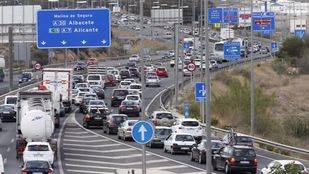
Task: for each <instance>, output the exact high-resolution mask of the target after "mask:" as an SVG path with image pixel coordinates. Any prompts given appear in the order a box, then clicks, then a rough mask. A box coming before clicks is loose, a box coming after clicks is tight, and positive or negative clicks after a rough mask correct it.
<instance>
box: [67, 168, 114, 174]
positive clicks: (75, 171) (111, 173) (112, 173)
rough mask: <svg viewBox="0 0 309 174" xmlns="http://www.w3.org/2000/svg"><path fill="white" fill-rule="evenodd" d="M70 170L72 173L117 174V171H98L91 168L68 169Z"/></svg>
mask: <svg viewBox="0 0 309 174" xmlns="http://www.w3.org/2000/svg"><path fill="white" fill-rule="evenodd" d="M67 171H68V172H72V173H93V174H115V172H96V171H89V170H72V169H68V170H67Z"/></svg>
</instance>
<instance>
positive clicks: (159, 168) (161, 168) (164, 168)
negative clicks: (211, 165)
mask: <svg viewBox="0 0 309 174" xmlns="http://www.w3.org/2000/svg"><path fill="white" fill-rule="evenodd" d="M187 167H188V166H185V165H174V166H163V167H149V168H148V169H156V170H168V169H179V168H187ZM204 173H205V172H204Z"/></svg>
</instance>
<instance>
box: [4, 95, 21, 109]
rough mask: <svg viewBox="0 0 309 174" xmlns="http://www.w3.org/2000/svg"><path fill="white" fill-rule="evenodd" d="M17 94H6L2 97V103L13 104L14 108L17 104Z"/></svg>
mask: <svg viewBox="0 0 309 174" xmlns="http://www.w3.org/2000/svg"><path fill="white" fill-rule="evenodd" d="M17 98H18V97H17V96H16V95H7V96H5V98H4V104H5V105H10V106H13V107H14V109H16V106H17Z"/></svg>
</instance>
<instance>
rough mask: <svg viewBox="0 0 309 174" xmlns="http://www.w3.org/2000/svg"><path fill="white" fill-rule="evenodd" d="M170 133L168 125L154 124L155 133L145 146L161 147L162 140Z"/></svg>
mask: <svg viewBox="0 0 309 174" xmlns="http://www.w3.org/2000/svg"><path fill="white" fill-rule="evenodd" d="M171 133H172V129H171V128H170V127H165V126H156V127H155V134H154V137H153V139H152V140H151V141H150V142H149V143H147V144H146V146H148V147H150V148H152V147H163V146H164V140H165V139H166V138H167V137H168V136H169V135H170V134H171Z"/></svg>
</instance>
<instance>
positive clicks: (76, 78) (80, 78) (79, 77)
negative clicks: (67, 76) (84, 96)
mask: <svg viewBox="0 0 309 174" xmlns="http://www.w3.org/2000/svg"><path fill="white" fill-rule="evenodd" d="M82 79H83V78H82V77H81V76H73V80H74V81H78V80H82Z"/></svg>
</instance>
